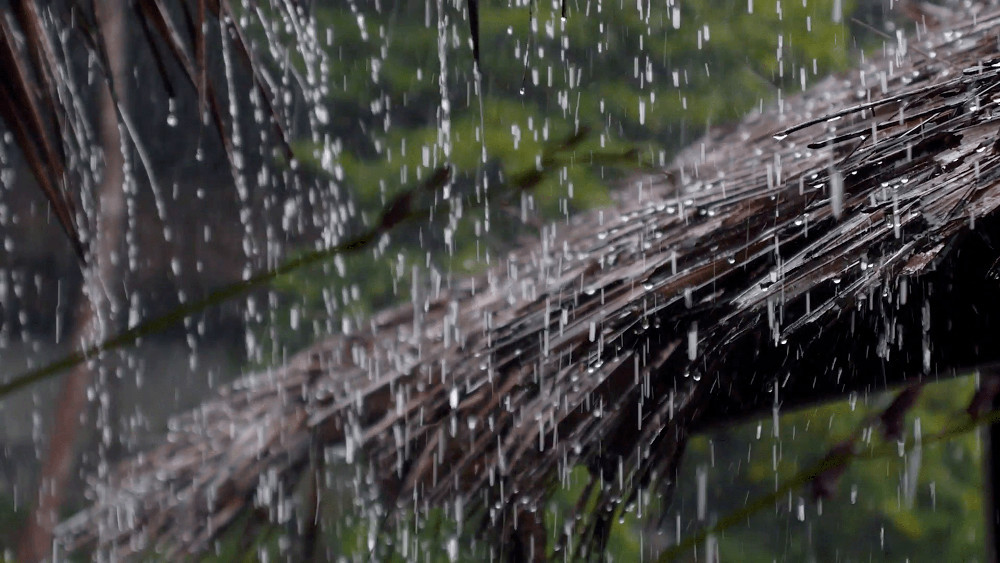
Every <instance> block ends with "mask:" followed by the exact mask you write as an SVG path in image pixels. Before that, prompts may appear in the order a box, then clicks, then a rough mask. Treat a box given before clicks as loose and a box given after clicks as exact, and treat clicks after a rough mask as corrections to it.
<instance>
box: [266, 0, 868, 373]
mask: <svg viewBox="0 0 1000 563" xmlns="http://www.w3.org/2000/svg"><path fill="white" fill-rule="evenodd" d="M834 3H835V0H807V1H805V2H803V1H801V0H795V1H792V2H783V1H779V2H776V3H771V2H760V1H759V0H756V1H755V2H753V3H752V4H753V6H752V12H753V13H748V10H749V5H748V3H747V0H722V1H719V0H698V1H694V2H683V3H673V2H668V3H666V4H659V5H655V6H654V5H652V4H650V3H644V2H638V3H628V2H626V3H615V2H570V3H569V13H568V17H567V18H566V19H565V20H563V19H562V18H561V15H560V2H559V1H558V0H556V1H551V0H549V1H545V0H541V1H538V2H534V1H533V2H531V7H529V6H528V3H513V4H512V3H510V2H507V1H503V2H501V1H499V0H496V1H485V2H480V31H479V35H480V42H481V51H482V55H481V59H482V60H481V63H482V72H481V74H480V75H479V76H477V74H476V71H475V65H474V62H473V60H472V50H471V35H470V31H469V28H468V23H467V14H466V5H465V3H452V2H443V3H442V5H443V7H444V9H443V11H442V12H441V13H439V12H438V9H437V6H436V5H435V3H434V2H401V1H391V0H390V1H384V2H377V3H361V4H352V5H351V6H352V8H351V9H347V8H346V7H331V6H323V7H320V6H317V8H316V18H317V24H318V25H317V29H318V30H319V33H318V37H319V38H320V43H321V44H322V46H323V47H322V48H323V49H324V51H325V57H326V58H325V62H324V63H323V64H318V63H316V62H312V63H307V62H306V58H304V57H301V56H299V58H298V59H297V64H298V66H299V67H300V69H301V72H302V74H303V75H309V73H310V72H313V73H314V74H315V75H318V76H319V77H320V80H321V81H323V82H322V84H321V86H320V88H319V91H320V92H321V93H322V100H321V107H322V108H323V109H321V110H319V111H318V112H317V116H316V119H315V120H314V124H318V125H319V130H318V131H316V132H315V133H314V134H313V135H311V136H310V137H309V138H307V139H301V140H299V141H298V142H297V143H296V144H295V154H296V158H297V159H298V161H299V163H300V164H301V165H302V166H303V167H304V168H305V169H306V170H310V171H312V172H313V173H315V174H317V175H319V176H321V177H325V178H327V179H328V181H329V183H330V184H331V185H332V186H333V188H332V189H333V190H334V191H336V192H337V193H338V194H340V195H339V196H338V197H341V198H344V199H346V200H347V201H349V202H350V203H349V204H346V208H348V209H350V210H352V211H353V213H351V214H350V215H351V217H350V221H348V222H353V223H352V224H355V225H356V226H357V225H361V226H365V225H370V224H371V221H372V220H373V218H374V217H375V216H376V214H377V213H378V212H379V210H381V209H382V208H383V207H384V206H385V204H386V202H387V201H390V200H391V198H392V197H393V196H394V195H396V194H398V193H400V191H401V190H405V189H407V188H408V187H409V186H411V185H413V184H415V183H417V182H419V181H421V180H422V179H423V178H424V177H425V176H426V175H427V174H428V173H429V172H430V171H431V170H433V169H435V168H436V167H438V166H440V165H442V164H443V163H448V164H450V165H451V166H452V167H453V168H454V170H455V171H456V175H455V179H454V183H453V185H451V186H449V187H448V188H447V190H448V191H449V193H450V194H451V197H450V198H449V199H447V200H445V199H444V198H445V194H444V193H442V206H444V207H445V208H447V209H448V210H449V213H450V215H449V219H448V221H447V222H446V223H447V224H446V225H443V226H441V225H433V226H431V225H424V226H410V227H407V228H400V229H397V230H395V231H394V232H393V233H392V235H391V236H389V237H386V239H385V240H384V241H382V242H383V244H380V245H379V248H378V249H377V250H375V251H374V252H368V253H365V254H366V256H365V257H357V258H351V259H350V261H349V263H347V262H345V263H344V264H342V266H343V267H338V268H336V271H334V270H331V269H330V268H329V267H326V268H324V270H323V271H322V272H321V271H319V270H318V269H317V270H313V271H311V272H298V273H296V274H294V275H292V276H290V277H289V278H288V279H285V280H284V281H282V282H281V283H279V284H278V285H277V286H276V287H277V288H278V289H279V290H280V292H281V294H282V299H281V302H282V305H281V306H280V307H279V308H278V310H277V311H276V312H275V313H274V314H273V315H272V316H271V318H269V319H267V325H268V326H267V330H268V331H269V335H268V338H269V339H271V340H274V341H280V345H277V346H276V348H278V349H281V350H294V349H296V348H298V347H301V346H303V345H304V344H306V343H307V342H309V341H310V340H311V339H313V338H316V337H321V336H322V335H323V334H325V333H328V332H329V329H330V328H331V326H329V325H330V324H331V322H330V319H329V317H330V315H331V314H333V315H335V316H338V317H339V316H341V315H345V314H346V316H347V317H349V318H351V319H352V320H353V321H354V322H355V323H357V322H361V320H362V319H363V317H364V316H365V315H366V314H368V313H370V312H371V311H374V310H378V309H380V308H383V307H384V306H386V305H388V304H390V303H394V302H401V301H403V300H406V299H408V298H409V297H410V296H409V293H408V289H409V288H410V287H411V286H412V284H413V283H414V280H413V279H412V276H413V275H414V273H416V274H417V275H418V280H417V281H418V283H426V281H427V279H428V278H430V277H431V276H435V275H437V276H442V277H444V278H448V277H450V276H453V275H463V274H468V273H470V272H478V271H481V270H482V269H484V268H485V267H487V266H488V265H489V264H491V263H492V256H493V255H494V254H495V253H496V252H497V251H498V250H502V249H503V248H505V247H508V246H509V245H510V244H511V243H512V241H514V240H517V239H519V238H521V237H523V236H525V234H528V233H531V232H533V231H534V230H535V229H537V228H538V226H539V225H541V224H542V223H543V222H545V221H551V220H556V219H560V218H564V217H567V216H569V215H570V214H572V213H573V212H574V211H579V210H583V209H589V208H592V207H595V206H599V205H606V204H608V203H609V202H610V201H611V200H610V194H609V186H610V185H612V184H613V182H614V180H615V179H616V178H619V177H621V175H622V170H626V171H627V168H628V167H627V166H625V167H621V166H618V167H608V166H598V165H591V164H589V163H590V162H591V159H592V157H593V154H594V153H595V151H613V152H620V151H622V150H624V149H625V148H628V147H635V148H637V149H639V154H640V155H642V156H643V158H644V160H645V161H646V162H650V163H653V164H661V165H662V164H666V162H667V160H668V157H669V156H670V155H671V154H673V153H674V152H675V151H676V150H678V149H679V148H681V147H682V146H684V145H685V144H686V143H689V142H691V141H692V140H694V139H695V138H697V137H698V136H700V135H701V134H702V133H703V132H704V131H705V130H706V129H707V128H708V127H709V126H711V125H716V124H720V123H725V122H728V121H733V120H736V119H738V118H739V117H741V116H742V115H744V114H745V113H746V112H747V111H748V110H750V109H753V108H756V107H758V106H760V105H761V104H763V103H769V102H770V101H771V100H772V99H773V98H774V97H776V96H778V95H779V94H780V93H781V92H794V91H798V90H799V89H800V88H801V87H802V86H803V84H804V85H805V86H808V85H809V84H810V83H811V81H813V80H814V79H815V78H816V77H817V75H819V76H822V75H825V74H827V73H829V72H832V71H837V70H842V69H844V68H846V67H847V65H848V62H849V54H850V50H849V48H848V45H849V42H848V41H847V40H846V38H845V36H846V33H847V32H848V29H847V28H846V26H844V25H843V24H842V23H840V22H835V21H833V18H832V14H833V10H834ZM843 4H844V5H843V10H844V13H845V14H850V13H851V11H852V9H853V3H852V2H844V3H843ZM275 28H276V29H275V30H272V37H274V36H275V35H277V36H278V37H284V38H285V40H287V41H292V40H293V38H292V36H291V35H290V34H288V33H287V30H282V29H280V28H281V26H275ZM283 31H284V32H285V35H284V36H282V35H281V33H282V32H283ZM297 56H298V55H297ZM310 69H311V70H310ZM478 93H481V94H482V95H481V96H480V95H478ZM580 127H589V128H590V129H592V130H593V131H594V132H593V134H592V135H591V136H590V137H589V138H588V139H587V140H586V142H585V143H584V144H583V145H581V146H579V147H577V148H576V149H575V151H574V153H573V155H571V157H570V162H569V163H567V165H566V166H565V167H563V168H562V169H561V170H558V171H557V172H556V173H554V174H547V175H545V176H544V177H543V178H542V181H541V183H540V184H539V185H537V186H535V187H534V189H533V190H532V191H531V192H530V193H524V194H520V196H519V197H520V199H517V198H516V197H513V196H516V195H517V194H512V197H509V198H508V199H507V201H503V202H497V203H491V204H490V205H489V206H484V205H482V200H481V199H480V198H481V196H482V195H483V193H486V192H488V191H489V190H493V191H496V190H503V189H504V186H505V180H507V175H509V174H511V173H512V172H513V171H521V170H528V169H530V168H531V167H532V166H533V165H535V163H537V161H538V159H539V157H540V155H541V154H542V152H543V150H544V147H545V146H546V145H547V144H549V143H551V142H552V141H553V140H554V139H560V138H564V137H565V136H567V135H569V134H571V133H573V132H575V131H577V130H579V128H580ZM340 228H343V225H341V227H340ZM366 261H367V263H365V262H366ZM414 266H416V267H417V268H416V270H414V268H413V267H414ZM428 268H429V269H431V270H432V271H433V272H436V273H430V274H429V273H426V272H425V270H427V269H428ZM359 280H363V282H361V283H359ZM352 288H357V289H359V290H355V291H351V289H352ZM331 297H332V299H331ZM293 310H297V311H298V312H296V313H292V311H293ZM324 315H326V318H325V319H324V318H323V316H324ZM293 316H297V317H299V318H309V319H310V320H311V321H315V323H313V325H315V326H311V325H306V326H307V328H312V329H313V331H311V333H309V332H310V331H308V330H307V331H303V330H302V329H301V328H299V329H297V330H296V329H295V328H293V327H292V326H291V325H292V324H293V323H291V322H289V319H291V318H293ZM332 324H333V327H332V328H335V329H336V328H339V326H338V325H339V324H340V323H339V322H337V323H332ZM304 332H305V333H309V334H305V333H304ZM269 359H273V358H261V360H262V361H268V360H269Z"/></svg>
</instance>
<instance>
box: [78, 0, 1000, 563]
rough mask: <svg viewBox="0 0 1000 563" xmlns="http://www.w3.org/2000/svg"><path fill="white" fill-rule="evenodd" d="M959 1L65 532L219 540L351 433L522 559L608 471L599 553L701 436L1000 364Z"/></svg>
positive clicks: (240, 418) (991, 55)
mask: <svg viewBox="0 0 1000 563" xmlns="http://www.w3.org/2000/svg"><path fill="white" fill-rule="evenodd" d="M942 17H946V16H942ZM956 18H957V19H954V20H948V21H945V22H944V24H945V25H946V27H947V31H943V32H942V31H934V29H925V27H924V25H925V24H924V23H921V24H920V25H918V30H919V33H918V34H917V35H918V36H916V37H914V36H911V37H909V39H908V40H907V41H903V42H901V43H895V42H894V43H888V44H887V45H886V47H885V52H884V56H882V57H881V58H878V59H877V60H873V61H870V62H869V63H867V64H866V65H865V66H863V67H862V68H860V69H859V70H856V71H854V72H852V73H850V74H849V75H847V76H841V77H836V78H830V79H827V80H825V81H823V82H822V83H820V84H818V85H817V86H816V87H814V88H813V89H811V90H810V91H808V92H806V93H805V94H803V95H800V96H796V97H794V98H788V99H785V100H783V101H782V102H781V103H780V104H779V105H778V107H775V108H773V109H770V110H768V111H766V112H764V113H761V114H759V115H754V116H752V117H749V118H748V119H746V120H745V121H744V122H743V123H741V124H740V125H739V126H738V127H736V128H735V129H732V130H729V131H726V132H718V133H716V134H715V135H713V136H711V137H709V138H707V139H705V140H703V141H701V142H699V143H695V145H694V146H692V147H691V149H689V150H688V152H686V153H685V154H683V155H682V156H681V157H680V158H678V159H677V160H676V162H675V163H674V164H673V165H672V166H671V167H670V168H668V169H666V170H664V171H663V173H662V174H654V175H644V176H641V177H637V178H635V179H633V181H631V182H629V183H627V184H626V185H624V186H622V187H621V194H622V196H621V198H620V204H619V205H618V207H616V208H614V209H606V210H603V211H599V212H595V213H592V214H589V215H587V216H584V217H582V218H579V219H578V220H577V221H575V222H574V223H573V224H572V225H571V226H568V227H565V226H557V227H553V228H552V229H550V230H547V231H546V233H547V236H546V237H545V238H544V239H543V240H541V241H539V242H538V243H537V244H535V245H534V246H531V247H527V248H523V249H521V250H519V251H517V252H515V253H513V254H511V255H510V256H509V257H508V258H507V259H506V260H504V261H503V263H502V264H500V265H499V266H498V267H497V268H495V269H494V270H492V271H490V272H489V274H487V275H486V276H483V277H479V278H475V279H470V280H465V281H463V282H461V283H456V284H454V285H452V286H451V287H441V288H440V289H431V290H428V291H427V292H426V293H425V294H423V295H418V296H416V297H415V299H414V304H413V305H412V306H410V305H408V306H405V307H401V308H398V309H395V310H391V311H387V312H385V313H383V314H381V315H378V316H376V317H374V318H373V319H372V320H371V324H370V326H368V327H367V328H366V329H365V330H362V331H359V332H356V333H354V334H351V335H349V336H344V335H338V336H333V337H331V338H330V339H328V340H326V341H324V342H320V343H318V344H316V345H315V346H312V347H311V348H309V349H308V350H306V351H304V352H303V353H301V354H299V355H298V356H297V357H295V358H294V359H293V360H291V361H290V362H289V363H288V364H287V365H285V366H281V367H279V368H276V369H274V370H269V371H266V372H263V373H259V374H255V375H252V376H249V377H246V378H245V379H242V380H240V381H239V382H237V383H236V384H234V385H232V386H231V387H229V388H227V389H226V390H225V391H223V392H222V393H220V395H219V396H218V397H216V398H214V399H211V400H209V401H208V402H206V403H205V404H204V405H203V406H202V407H200V408H198V409H197V410H195V411H193V412H191V413H188V414H186V415H184V416H181V417H179V418H177V419H176V420H174V421H173V422H172V424H171V425H170V428H171V431H170V434H169V436H168V437H167V439H166V440H165V441H164V445H163V446H161V447H160V448H158V449H154V450H152V451H150V452H147V453H145V454H142V455H140V456H137V457H135V458H134V459H132V460H131V461H129V462H127V463H125V464H123V465H122V466H121V467H120V468H119V469H118V471H117V473H115V476H114V477H113V479H112V480H111V482H110V483H104V484H99V485H97V486H96V488H95V489H94V492H93V494H94V497H93V499H94V505H93V506H92V507H91V508H90V509H89V510H87V511H85V512H84V513H82V514H80V515H78V516H77V517H75V518H73V519H71V520H70V521H68V522H67V523H66V524H65V525H64V526H63V530H62V531H63V534H62V538H63V540H64V541H65V542H66V543H67V544H69V545H87V544H92V542H93V541H95V540H96V541H98V542H100V545H101V546H102V547H103V548H107V549H112V550H114V551H116V552H118V553H120V554H127V553H134V552H135V551H137V550H141V549H145V548H148V547H150V546H155V547H157V548H159V549H163V550H166V551H167V552H168V553H180V552H195V551H198V550H203V549H206V548H207V547H208V546H210V544H211V542H212V540H213V539H214V538H215V537H216V536H217V535H218V534H219V532H220V531H222V530H224V529H225V528H226V526H227V525H228V524H230V523H232V522H233V519H234V518H235V517H236V515H237V513H238V512H239V511H240V510H241V509H242V508H244V507H245V506H247V505H252V503H253V502H254V498H255V494H256V493H257V491H258V488H259V485H260V484H261V483H262V482H264V481H267V482H268V483H272V484H274V483H281V484H284V485H285V486H290V484H292V483H294V482H296V481H297V480H298V479H299V478H300V477H301V475H302V473H303V471H304V469H305V468H306V467H307V464H308V463H309V459H310V452H315V451H316V449H317V448H316V446H317V445H328V444H333V443H337V442H340V443H343V444H345V445H346V450H347V451H348V452H359V453H358V454H356V455H361V454H362V453H363V455H364V456H365V459H366V460H367V462H368V463H370V465H371V466H372V467H373V468H374V470H375V471H376V473H377V478H378V482H379V483H380V490H381V493H382V496H383V499H384V505H385V506H386V507H395V506H410V505H413V504H414V503H416V502H419V503H420V504H421V505H423V503H424V502H429V503H431V504H439V505H444V504H445V503H450V504H451V505H454V504H455V503H456V501H457V500H458V499H461V501H462V503H463V505H464V507H465V512H466V514H467V515H471V516H470V517H473V518H480V521H481V522H482V523H483V524H484V526H490V527H493V528H495V529H496V530H499V532H497V534H498V537H499V539H501V540H505V541H506V544H505V547H504V549H505V550H507V554H514V555H515V556H517V554H520V555H525V554H527V553H528V552H529V551H530V549H529V547H528V544H529V543H530V541H531V539H532V538H538V539H539V540H543V538H544V535H538V533H539V531H538V522H537V521H536V520H534V519H533V517H532V516H531V515H532V510H531V509H532V508H533V507H535V506H537V505H538V503H540V502H541V501H543V499H545V498H546V497H547V495H548V494H549V493H550V491H551V486H552V485H553V483H554V482H556V480H557V479H558V476H559V475H560V472H562V471H566V470H567V469H568V468H571V467H573V466H574V465H577V464H582V465H585V466H587V467H589V468H590V469H591V470H592V471H591V472H592V475H593V479H594V483H597V482H598V481H602V482H603V487H598V495H599V502H598V504H597V506H596V508H594V509H593V510H592V511H590V512H589V513H588V514H586V515H585V517H584V518H582V519H580V520H579V521H578V528H577V529H576V530H574V531H573V533H572V534H570V536H571V537H572V544H571V545H572V547H573V548H574V549H577V548H578V549H586V548H588V547H595V546H600V544H601V541H602V538H603V537H604V536H605V535H606V533H607V530H608V527H609V522H610V521H611V519H612V517H613V516H614V510H615V509H618V508H620V507H621V506H622V505H623V504H625V503H628V502H629V501H630V499H632V498H633V497H634V495H635V494H636V491H637V489H639V488H641V487H648V486H657V485H661V486H667V487H668V488H669V485H671V480H672V477H673V476H674V471H675V468H676V467H677V464H678V462H679V460H680V457H681V455H682V453H683V451H684V444H685V441H686V438H687V437H688V436H689V435H690V434H691V433H692V432H695V431H697V430H699V429H702V428H705V427H707V426H711V425H716V424H725V423H727V422H731V421H732V420H735V419H737V418H739V417H745V416H749V415H752V414H755V413H759V412H761V411H762V410H764V409H770V408H772V406H775V405H776V404H780V405H781V407H782V408H790V407H795V406H799V405H803V404H806V403H808V402H811V401H816V400H820V399H822V398H826V397H830V396H835V395H838V394H845V393H847V392H849V391H856V390H868V389H882V388H885V387H886V386H887V385H892V384H894V383H899V382H901V381H904V380H906V379H907V378H912V379H918V378H921V377H927V376H938V375H940V374H945V373H950V372H952V371H954V370H956V369H959V368H962V367H964V366H972V365H979V364H983V363H987V362H996V361H997V360H1000V357H998V356H1000V354H998V353H997V352H996V350H997V347H996V346H995V344H993V342H992V340H993V339H992V338H991V335H995V334H997V331H996V329H997V327H996V326H995V325H996V323H998V322H1000V310H997V309H998V308H1000V305H998V304H997V301H998V300H996V299H993V298H992V295H991V294H992V293H993V292H996V291H997V289H998V287H997V285H996V282H995V281H994V279H992V276H991V273H992V272H993V271H994V270H993V269H992V266H993V261H994V260H995V258H996V256H1000V248H996V249H994V247H993V243H992V241H993V240H994V239H995V238H996V237H997V236H998V235H1000V216H998V215H997V214H996V213H995V211H996V209H997V206H998V205H1000V142H998V139H1000V137H998V129H1000V118H998V117H997V116H1000V105H998V101H1000V47H998V34H1000V11H996V10H992V9H991V10H987V9H985V8H983V7H979V6H976V7H974V8H972V9H971V10H970V11H968V12H964V13H963V14H962V15H961V16H956ZM930 19H931V18H930V17H928V18H927V20H928V21H929V20H930ZM286 490H287V489H286ZM588 490H590V489H588ZM515 528H516V529H515ZM581 536H582V538H583V539H582V541H581V540H580V539H579V538H581ZM537 553H538V552H537V551H536V552H535V554H536V555H537Z"/></svg>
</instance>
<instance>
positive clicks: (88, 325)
mask: <svg viewBox="0 0 1000 563" xmlns="http://www.w3.org/2000/svg"><path fill="white" fill-rule="evenodd" d="M121 4H122V2H121V0H103V1H102V2H98V10H99V16H100V25H101V32H102V34H103V36H104V41H105V45H106V46H107V52H108V62H109V64H110V66H111V68H109V69H108V71H109V72H110V73H111V76H112V78H113V81H114V86H115V90H116V93H117V95H118V99H119V100H121V99H122V98H121V96H123V94H124V89H123V88H122V81H123V80H124V79H125V72H124V71H125V49H124V37H125V28H124V25H123V24H124V14H123V11H124V6H122V5H121ZM100 111H101V115H100V127H99V131H100V133H99V135H100V143H101V148H102V149H103V154H104V174H103V178H102V179H101V182H100V185H99V188H98V193H97V197H96V200H97V203H98V205H99V212H98V213H95V214H94V216H95V217H97V218H98V219H97V221H96V222H95V224H94V226H93V231H92V238H91V245H90V248H91V251H92V252H91V254H90V264H89V266H88V271H87V272H85V275H84V281H83V287H82V294H81V296H80V298H79V299H78V307H77V310H76V312H75V316H74V319H73V328H72V331H71V340H70V342H71V343H74V344H76V343H79V342H84V341H88V340H93V339H94V338H99V337H100V334H101V332H103V331H107V330H108V321H109V320H111V319H110V318H109V315H110V313H111V308H110V307H109V304H110V300H111V298H112V297H111V295H110V294H107V293H106V292H107V291H114V290H115V289H116V288H120V287H121V269H120V268H119V267H117V266H116V264H115V262H116V261H115V260H113V259H112V258H113V256H114V255H115V254H116V253H117V252H118V249H119V248H120V247H121V241H122V235H123V232H124V225H125V218H124V214H125V201H124V192H123V190H122V183H123V181H124V168H123V155H122V149H121V137H120V135H119V129H118V117H117V111H116V109H115V102H114V100H113V98H112V96H111V93H110V92H109V91H108V90H105V91H104V92H103V93H102V95H101V106H100ZM93 380H94V372H93V371H92V370H91V369H90V368H89V366H88V365H87V364H86V363H84V364H80V365H78V366H77V367H75V368H74V369H73V370H72V371H71V372H70V373H69V374H68V375H67V376H66V378H65V379H64V380H63V384H62V388H61V390H60V393H59V397H58V400H57V402H56V407H55V414H54V420H53V423H52V429H51V431H50V432H49V446H48V450H47V453H46V456H45V459H44V461H43V463H42V468H41V477H40V480H39V486H38V493H37V502H36V504H35V508H34V511H33V513H32V514H31V515H30V516H29V518H28V521H27V523H26V524H25V530H24V531H23V533H22V535H21V543H20V545H19V546H18V556H19V560H21V561H40V560H45V559H50V558H51V556H52V538H53V528H54V526H55V525H56V523H58V521H59V509H60V507H61V506H62V504H63V501H64V500H65V497H66V486H67V483H68V482H69V480H70V477H71V473H72V470H73V468H74V465H75V463H74V461H75V459H76V456H75V446H76V442H77V439H78V437H79V434H80V429H81V424H80V419H81V417H82V416H84V412H85V409H86V406H87V387H88V386H89V385H90V384H91V383H92V382H93Z"/></svg>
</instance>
